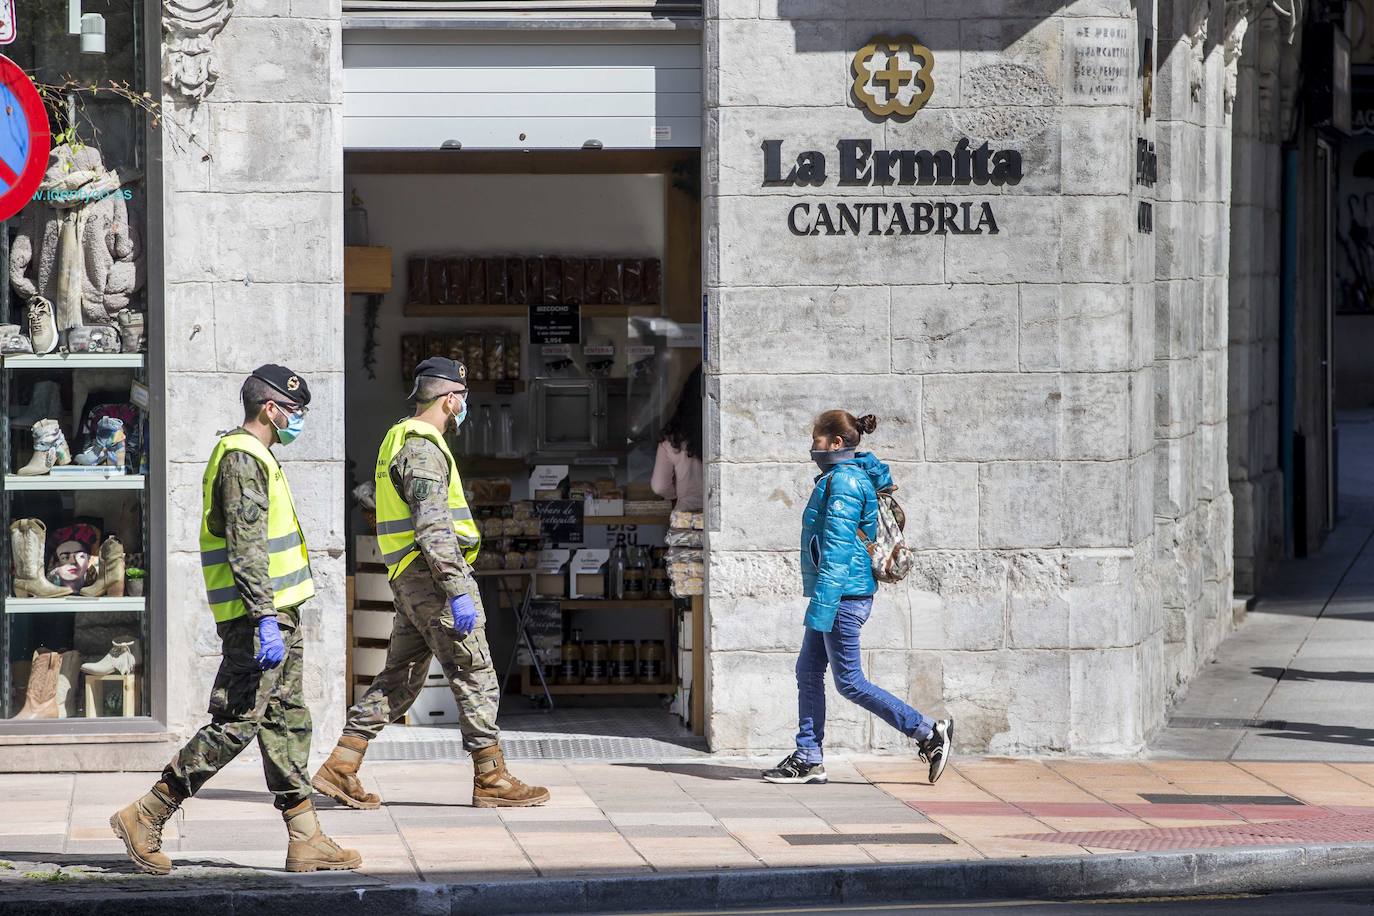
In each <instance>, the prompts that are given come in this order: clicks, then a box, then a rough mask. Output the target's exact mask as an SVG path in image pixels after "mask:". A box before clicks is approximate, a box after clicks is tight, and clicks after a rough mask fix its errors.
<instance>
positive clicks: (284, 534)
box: [200, 430, 315, 623]
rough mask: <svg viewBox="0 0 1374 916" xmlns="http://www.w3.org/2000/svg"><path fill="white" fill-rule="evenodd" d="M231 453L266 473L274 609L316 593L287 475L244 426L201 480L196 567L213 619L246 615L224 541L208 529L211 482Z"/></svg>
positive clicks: (218, 450)
mask: <svg viewBox="0 0 1374 916" xmlns="http://www.w3.org/2000/svg"><path fill="white" fill-rule="evenodd" d="M231 451H240V452H247V453H248V454H250V455H252V456H253V457H254V458H256V459H257V460H258V463H259V464H261V465H262V467H263V470H265V471H266V472H267V570H268V574H269V575H270V576H271V577H272V607H274V608H276V609H278V610H281V609H282V608H289V607H295V606H296V605H298V604H300V603H302V602H303V601H305V600H306V599H307V598H309V597H310V596H312V595H314V594H315V580H314V579H313V578H311V575H310V558H309V555H308V554H307V553H306V548H305V536H304V535H303V534H302V533H301V523H300V522H299V521H298V520H297V518H296V506H295V503H293V502H292V500H291V488H290V487H289V486H287V483H286V475H285V474H283V473H282V469H281V465H280V464H278V463H277V459H276V458H274V457H273V456H272V452H271V450H270V449H268V447H267V446H265V445H263V444H262V443H261V442H259V441H258V439H257V437H256V436H254V435H253V434H252V433H249V432H246V431H244V430H235V431H234V432H232V433H229V434H228V435H227V436H224V437H223V438H222V439H220V440H219V442H218V444H216V445H215V450H214V451H213V452H211V453H210V464H209V466H208V467H207V468H206V469H205V477H204V478H203V479H202V481H201V497H202V506H201V515H200V571H201V573H202V575H204V577H205V595H206V598H207V599H208V600H209V602H210V610H211V611H213V612H214V615H215V622H216V623H223V622H224V621H226V620H233V619H234V618H236V617H242V616H244V615H245V614H247V613H248V607H247V606H246V605H245V604H244V603H243V598H242V597H241V596H240V595H239V590H238V587H237V586H236V585H235V584H234V574H233V571H232V570H231V569H230V568H229V549H228V546H227V544H226V542H225V539H224V538H223V537H222V536H220V535H216V534H213V533H212V532H211V531H210V504H211V501H212V500H213V499H214V496H215V493H214V490H215V480H216V479H217V478H218V477H219V466H220V462H221V461H223V460H224V456H225V454H226V453H228V452H231Z"/></svg>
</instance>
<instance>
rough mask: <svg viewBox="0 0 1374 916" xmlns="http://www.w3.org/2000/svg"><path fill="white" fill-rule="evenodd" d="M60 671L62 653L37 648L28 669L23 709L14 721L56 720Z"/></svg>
mask: <svg viewBox="0 0 1374 916" xmlns="http://www.w3.org/2000/svg"><path fill="white" fill-rule="evenodd" d="M61 670H62V653H61V652H50V651H48V650H47V649H44V648H43V647H41V646H40V647H39V648H38V650H37V651H35V652H34V653H33V666H32V667H31V668H29V685H28V687H27V688H26V689H25V690H24V708H23V709H21V710H19V712H18V714H17V715H15V717H14V718H15V719H56V718H57V680H58V676H59V675H60V673H61Z"/></svg>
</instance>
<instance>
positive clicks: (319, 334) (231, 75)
mask: <svg viewBox="0 0 1374 916" xmlns="http://www.w3.org/2000/svg"><path fill="white" fill-rule="evenodd" d="M167 40H169V41H171V40H174V39H173V37H171V36H169V37H168V39H167ZM212 42H213V44H212V51H211V54H212V55H213V61H214V66H215V68H216V69H217V70H218V72H219V78H218V80H217V81H214V82H212V84H211V86H210V87H208V88H207V89H206V92H205V97H204V100H203V101H200V102H199V103H196V102H194V101H189V100H186V99H185V98H183V97H181V96H179V95H177V94H174V93H171V92H168V93H167V102H166V104H167V110H168V117H169V120H170V121H171V122H173V123H172V124H169V125H168V127H167V128H166V129H165V130H164V135H163V154H164V165H163V181H164V186H165V191H164V206H163V210H162V214H161V217H162V234H163V240H164V245H165V257H164V262H165V287H164V289H165V296H166V304H165V315H166V320H165V323H164V326H163V327H162V328H160V329H156V330H157V331H160V333H161V334H162V347H163V348H164V353H165V354H166V400H165V405H166V425H167V445H168V447H167V454H166V455H165V456H160V457H162V458H163V459H164V461H165V463H164V464H163V466H162V468H161V471H162V473H164V474H165V475H166V477H165V479H166V481H167V488H166V505H167V549H168V554H167V557H168V559H167V563H168V571H167V586H168V596H169V597H168V602H167V604H168V613H167V618H168V619H167V646H166V649H165V651H166V653H167V654H166V659H167V662H166V671H167V698H168V722H167V724H168V727H169V729H170V730H172V731H174V732H176V733H179V734H182V735H185V734H189V733H190V732H192V731H194V730H195V729H196V728H197V727H199V725H200V724H201V723H202V722H204V721H205V719H206V715H205V706H206V702H207V700H208V696H209V693H208V691H209V684H210V681H211V679H212V678H213V676H214V671H215V668H216V667H217V666H218V664H219V641H218V639H217V637H216V635H215V630H214V623H213V619H212V618H211V615H210V611H209V609H208V608H207V607H206V605H205V599H204V587H203V584H202V581H201V575H200V557H199V553H198V549H199V548H198V545H197V538H198V533H197V532H198V530H199V524H200V503H201V496H200V487H201V474H202V472H203V470H204V467H205V460H206V458H207V457H208V455H209V453H210V449H211V448H212V447H213V445H214V442H215V434H216V432H217V431H218V430H222V429H228V428H232V427H234V426H236V425H237V424H238V422H239V421H240V419H241V417H242V410H241V408H240V407H239V406H238V389H239V386H240V384H242V382H243V379H244V377H245V376H247V374H248V373H249V372H250V371H252V369H253V368H255V367H256V366H258V365H261V364H262V363H264V362H279V363H283V364H286V365H288V366H290V367H291V368H293V369H295V370H297V371H299V372H300V373H301V374H302V375H304V376H305V377H306V378H307V380H308V381H309V383H310V388H311V392H312V395H313V400H312V403H311V410H310V417H309V421H308V424H307V428H306V432H305V434H304V435H303V436H302V437H301V439H300V440H299V441H298V442H297V443H295V444H293V445H291V446H289V447H279V448H278V449H277V454H278V455H279V457H280V458H281V459H282V463H283V465H284V466H285V468H286V473H287V477H288V478H289V480H290V482H291V486H292V491H293V493H294V495H295V499H296V504H297V508H298V510H299V512H300V515H301V523H302V526H303V528H304V530H305V535H306V540H307V543H308V544H309V546H310V561H311V567H312V569H313V571H314V576H315V584H316V588H317V590H318V592H319V594H318V596H317V597H316V598H315V600H313V601H312V602H310V603H309V604H308V605H307V608H308V613H307V614H306V616H305V621H304V626H305V628H306V637H307V648H306V672H305V683H306V691H307V698H308V700H309V702H310V707H311V711H312V712H313V714H314V717H315V734H316V744H317V745H327V744H328V743H331V742H332V741H333V740H334V738H335V737H336V736H337V734H338V732H339V729H340V728H341V727H342V725H343V715H344V707H345V693H344V691H345V684H344V658H345V652H346V648H345V617H344V608H345V606H346V602H345V597H344V558H343V549H344V534H343V524H344V446H343V441H344V439H343V418H344V410H343V333H344V332H343V308H342V302H343V247H342V246H343V237H342V235H343V234H342V230H341V220H342V212H343V201H342V195H343V154H342V137H341V133H340V123H341V110H342V100H343V99H342V92H343V89H342V72H341V69H342V60H341V56H340V10H339V4H338V0H291V2H290V3H287V2H285V0H282V2H270V3H266V2H263V3H259V2H244V0H240V2H238V3H237V4H236V5H233V9H232V15H231V16H229V18H228V20H227V22H226V24H225V26H224V28H223V31H222V32H220V33H218V35H216V36H214V37H213V39H212ZM164 63H165V62H164ZM184 69H185V68H183V70H184ZM182 81H183V82H184V81H185V77H184V74H183V77H182ZM154 219H155V220H156V219H157V217H156V216H154ZM288 252H289V254H288Z"/></svg>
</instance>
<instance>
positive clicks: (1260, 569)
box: [1227, 13, 1287, 595]
mask: <svg viewBox="0 0 1374 916" xmlns="http://www.w3.org/2000/svg"><path fill="white" fill-rule="evenodd" d="M1286 31H1287V27H1286V25H1284V24H1282V23H1280V22H1279V20H1278V19H1277V17H1275V16H1274V15H1273V14H1272V13H1266V14H1265V15H1264V16H1262V17H1260V19H1259V20H1257V21H1256V23H1255V24H1254V25H1252V26H1251V27H1250V29H1249V31H1248V32H1247V34H1246V36H1245V51H1244V54H1242V55H1241V58H1240V66H1239V72H1238V75H1237V93H1236V106H1235V110H1234V119H1235V124H1234V129H1233V135H1232V150H1233V153H1232V159H1233V162H1234V166H1233V175H1234V179H1233V182H1232V199H1231V225H1232V227H1233V237H1232V242H1231V266H1230V295H1231V303H1230V312H1231V322H1230V333H1229V351H1228V363H1229V373H1230V386H1229V391H1228V399H1227V410H1228V414H1229V426H1230V451H1229V456H1230V459H1229V465H1230V481H1231V493H1232V495H1233V498H1234V501H1235V515H1236V524H1235V550H1236V591H1237V592H1238V593H1243V594H1250V595H1255V594H1258V593H1260V591H1261V590H1262V589H1263V587H1264V582H1265V576H1266V574H1267V573H1268V572H1270V571H1271V570H1272V569H1273V567H1274V565H1275V564H1276V563H1277V562H1278V561H1279V559H1280V558H1281V557H1282V555H1283V529H1284V519H1283V513H1284V508H1283V473H1282V471H1280V470H1279V311H1280V310H1279V296H1280V278H1279V270H1280V265H1281V256H1280V245H1281V236H1282V222H1281V219H1282V207H1283V200H1282V194H1283V181H1282V137H1283V135H1284V131H1285V130H1286V125H1285V124H1284V123H1283V122H1284V116H1283V114H1282V112H1281V109H1282V107H1283V106H1282V105H1281V104H1280V91H1279V84H1280V81H1281V74H1280V68H1281V58H1282V56H1284V54H1283V50H1282V49H1283V48H1284V47H1285V46H1286V44H1287V40H1286V36H1285V33H1286Z"/></svg>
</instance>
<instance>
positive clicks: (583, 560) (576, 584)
mask: <svg viewBox="0 0 1374 916" xmlns="http://www.w3.org/2000/svg"><path fill="white" fill-rule="evenodd" d="M610 559H611V552H610V551H609V550H591V549H588V550H579V551H578V552H577V553H575V554H573V559H572V572H571V575H569V577H568V578H569V581H570V582H571V584H572V588H571V589H570V590H569V597H572V598H605V597H606V564H607V563H608V562H610Z"/></svg>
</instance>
